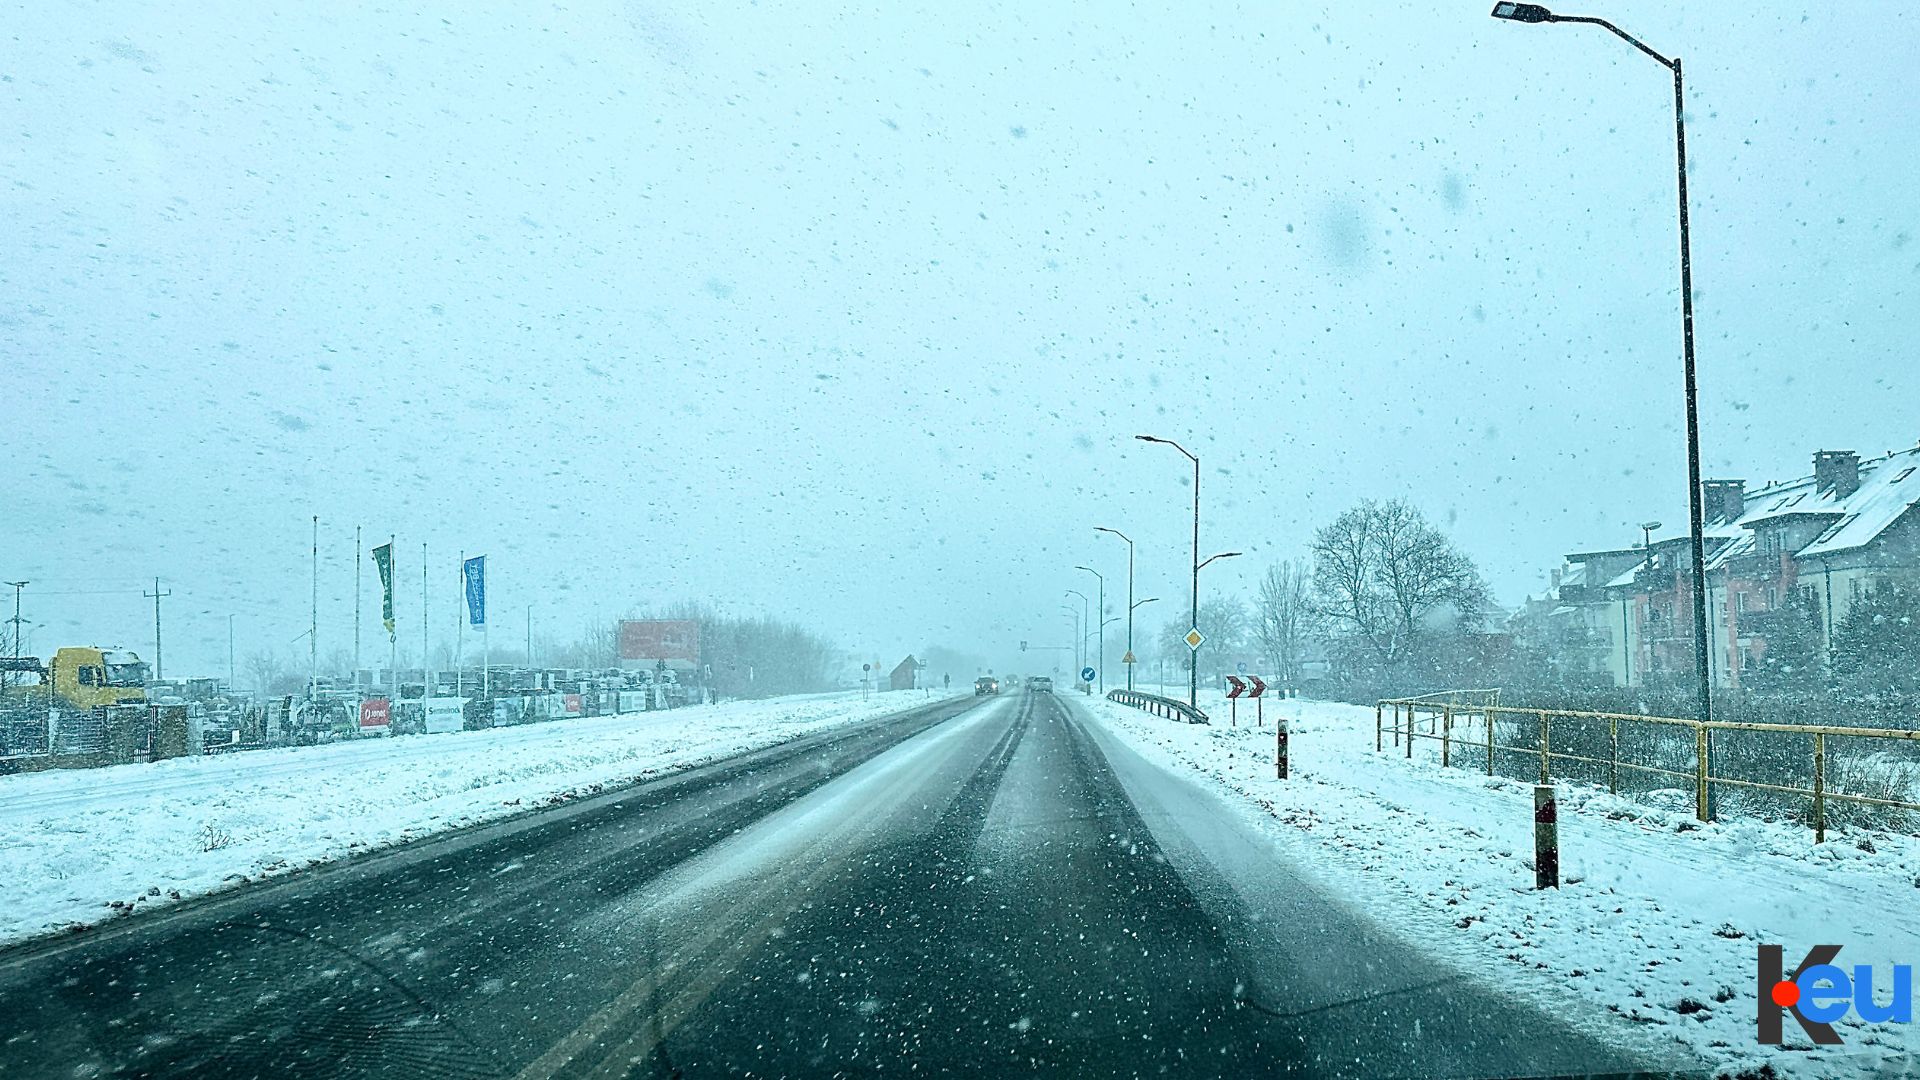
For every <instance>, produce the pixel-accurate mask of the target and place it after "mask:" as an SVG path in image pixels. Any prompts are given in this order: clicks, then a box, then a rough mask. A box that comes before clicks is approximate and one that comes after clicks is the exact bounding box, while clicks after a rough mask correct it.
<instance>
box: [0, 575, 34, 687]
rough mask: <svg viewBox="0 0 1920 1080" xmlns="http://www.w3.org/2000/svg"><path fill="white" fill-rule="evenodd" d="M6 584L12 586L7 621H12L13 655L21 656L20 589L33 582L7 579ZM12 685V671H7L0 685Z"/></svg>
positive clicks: (23, 648)
mask: <svg viewBox="0 0 1920 1080" xmlns="http://www.w3.org/2000/svg"><path fill="white" fill-rule="evenodd" d="M7 584H9V585H11V586H13V618H12V619H10V620H8V621H9V622H11V623H13V655H15V656H22V655H25V652H26V649H25V647H24V646H23V645H22V644H21V642H22V640H23V639H22V637H21V634H20V627H21V622H20V590H22V589H24V588H26V587H27V586H29V585H31V584H33V582H31V581H9V582H7ZM12 685H13V673H12V672H8V673H7V675H6V677H5V681H0V686H12Z"/></svg>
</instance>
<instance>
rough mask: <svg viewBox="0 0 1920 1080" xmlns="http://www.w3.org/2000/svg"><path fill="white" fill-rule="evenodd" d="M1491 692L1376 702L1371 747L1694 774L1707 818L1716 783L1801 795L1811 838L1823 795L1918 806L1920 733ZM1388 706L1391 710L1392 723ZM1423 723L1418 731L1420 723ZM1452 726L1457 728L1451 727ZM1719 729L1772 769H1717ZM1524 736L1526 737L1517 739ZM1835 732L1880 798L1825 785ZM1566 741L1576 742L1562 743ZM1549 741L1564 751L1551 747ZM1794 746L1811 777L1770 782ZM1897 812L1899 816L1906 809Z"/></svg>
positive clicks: (1823, 812) (1542, 767) (1751, 760)
mask: <svg viewBox="0 0 1920 1080" xmlns="http://www.w3.org/2000/svg"><path fill="white" fill-rule="evenodd" d="M1498 694H1499V692H1498V691H1449V692H1447V693H1444V694H1428V695H1424V696H1422V697H1417V698H1383V699H1381V700H1380V701H1379V702H1378V703H1377V704H1376V705H1375V706H1374V711H1373V718H1374V729H1373V748H1374V750H1375V751H1376V752H1384V750H1385V738H1386V733H1387V732H1389V731H1390V732H1391V733H1392V736H1393V745H1394V747H1395V748H1396V749H1397V748H1399V747H1400V746H1401V745H1402V740H1403V739H1404V740H1405V747H1406V756H1407V757H1408V758H1412V757H1413V743H1414V740H1415V739H1426V740H1430V741H1433V742H1438V743H1439V744H1440V764H1441V765H1442V766H1443V767H1451V766H1453V765H1454V764H1455V762H1454V758H1456V757H1463V758H1465V759H1467V760H1469V761H1472V762H1473V763H1475V764H1477V765H1481V766H1484V767H1485V769H1486V773H1487V775H1488V776H1492V775H1494V774H1495V771H1496V764H1497V762H1498V760H1499V758H1498V755H1501V754H1506V755H1511V756H1517V757H1522V758H1525V759H1528V760H1529V761H1537V762H1538V766H1539V769H1538V771H1539V782H1540V783H1542V784H1545V783H1550V782H1551V781H1552V779H1553V773H1554V766H1555V764H1556V763H1568V764H1572V765H1575V766H1576V768H1575V769H1574V770H1572V771H1577V772H1583V773H1584V774H1585V777H1584V778H1585V779H1588V780H1595V781H1597V780H1598V778H1599V774H1601V773H1604V776H1605V781H1606V786H1607V791H1608V792H1609V793H1614V794H1617V793H1618V792H1619V790H1620V781H1621V773H1622V772H1623V771H1624V772H1625V773H1626V774H1627V775H1628V777H1629V778H1630V779H1631V778H1634V777H1654V778H1663V779H1666V780H1678V781H1682V782H1686V781H1691V786H1692V788H1693V796H1694V815H1695V817H1697V818H1698V819H1699V820H1701V821H1711V820H1713V809H1712V795H1713V791H1714V788H1715V787H1716V786H1719V785H1724V786H1726V787H1728V788H1731V789H1733V790H1735V791H1743V792H1764V793H1771V794H1773V795H1783V796H1787V797H1789V798H1790V799H1793V800H1794V801H1796V802H1797V801H1798V800H1799V799H1800V798H1803V797H1804V798H1805V799H1806V800H1808V803H1809V805H1810V809H1811V818H1812V825H1813V831H1814V842H1815V843H1824V842H1825V841H1826V838H1827V816H1828V803H1830V802H1841V803H1847V804H1852V805H1856V806H1871V807H1880V808H1883V809H1889V810H1894V811H1902V812H1904V811H1920V802H1916V801H1914V790H1915V788H1916V787H1920V731H1905V730H1900V729H1896V728H1860V727H1836V726H1830V725H1817V724H1805V725H1802V724H1763V723H1745V722H1739V721H1726V720H1714V721H1709V722H1702V721H1699V720H1685V719H1680V718H1677V717H1670V716H1641V715H1635V714H1629V713H1605V712H1581V711H1574V710H1566V709H1523V708H1515V707H1512V706H1503V705H1499V704H1497V701H1498V700H1499V699H1498ZM1476 698H1477V700H1476ZM1388 709H1391V710H1392V717H1391V722H1389V719H1388V716H1387V710H1388ZM1496 721H1498V722H1496ZM1423 724H1424V728H1425V730H1422V726H1423ZM1556 724H1558V725H1559V726H1558V727H1557V728H1556V726H1555V725H1556ZM1456 728H1458V729H1460V733H1456V730H1455V729H1456ZM1499 728H1505V729H1506V730H1505V734H1506V736H1507V737H1508V738H1509V740H1510V741H1507V742H1502V741H1501V737H1502V733H1501V732H1500V731H1499V730H1497V729H1499ZM1556 731H1557V732H1558V733H1559V734H1558V742H1556ZM1623 733H1624V734H1625V735H1626V737H1627V739H1628V741H1629V743H1630V744H1637V747H1638V749H1639V750H1640V751H1641V752H1642V753H1643V754H1650V755H1651V756H1653V757H1655V758H1657V759H1659V761H1658V763H1650V762H1647V761H1644V760H1642V761H1634V760H1630V759H1628V758H1623V757H1622V754H1621V741H1622V735H1623ZM1717 734H1718V735H1722V736H1723V739H1722V741H1728V740H1731V739H1733V738H1734V737H1735V736H1736V734H1737V735H1739V736H1741V737H1746V738H1749V739H1751V740H1752V741H1751V742H1750V743H1748V744H1747V745H1744V746H1742V747H1740V749H1742V750H1743V751H1744V753H1743V754H1741V755H1740V756H1741V757H1742V758H1743V759H1744V760H1745V761H1746V762H1747V763H1748V764H1749V765H1751V766H1754V767H1755V768H1760V767H1762V766H1764V767H1766V768H1767V769H1768V770H1769V771H1770V772H1771V773H1772V774H1773V775H1770V776H1769V777H1768V778H1766V779H1762V778H1759V777H1756V776H1753V775H1745V776H1727V775H1720V774H1718V773H1717V772H1716V771H1715V770H1716V768H1717V767H1716V765H1715V760H1716V751H1715V746H1714V743H1715V741H1716V739H1715V736H1716V735H1717ZM1688 735H1690V736H1691V737H1687V736H1688ZM1476 736H1477V737H1476ZM1676 736H1677V737H1676ZM1523 737H1525V738H1526V739H1527V740H1528V741H1530V742H1531V743H1532V745H1525V744H1523V743H1521V742H1519V741H1518V740H1520V739H1521V738H1523ZM1800 739H1805V740H1807V741H1806V743H1805V744H1804V745H1805V750H1804V751H1802V750H1799V749H1798V748H1795V747H1793V745H1792V743H1793V742H1795V741H1798V740H1800ZM1834 739H1839V740H1864V741H1866V745H1867V747H1868V748H1869V749H1867V750H1866V751H1865V752H1864V753H1862V752H1859V751H1858V749H1857V748H1852V749H1854V750H1855V752H1853V753H1850V754H1847V755H1846V758H1845V760H1844V762H1842V764H1844V765H1845V766H1847V768H1845V769H1843V770H1842V771H1843V773H1845V774H1846V775H1850V776H1866V777H1867V778H1868V779H1867V780H1865V781H1861V782H1865V783H1875V784H1878V785H1880V786H1881V787H1882V795H1884V796H1885V797H1882V795H1865V794H1860V793H1858V792H1849V791H1844V790H1836V789H1835V788H1834V786H1833V785H1832V784H1831V783H1829V757H1828V753H1827V751H1828V745H1827V744H1828V741H1829V740H1834ZM1569 744H1571V745H1572V746H1573V747H1574V750H1568V749H1564V747H1566V746H1568V745H1569ZM1556 745H1558V746H1561V747H1563V749H1559V750H1556V749H1554V747H1555V746H1556ZM1632 748H1633V747H1632V746H1631V745H1630V749H1632ZM1895 750H1906V751H1908V757H1907V758H1906V759H1904V760H1903V759H1901V758H1899V757H1897V756H1895V755H1894V754H1893V753H1892V751H1895ZM1462 751H1465V753H1464V754H1463V753H1462ZM1576 751H1582V752H1576ZM1801 753H1805V754H1806V755H1807V757H1806V758H1799V760H1800V761H1805V762H1806V765H1807V768H1806V771H1805V773H1804V775H1806V776H1807V777H1808V783H1807V786H1805V787H1802V786H1799V785H1798V784H1795V783H1791V782H1786V783H1774V782H1769V781H1770V780H1773V779H1780V777H1779V776H1778V773H1780V772H1782V771H1794V772H1797V771H1798V769H1797V762H1796V761H1795V759H1796V758H1798V756H1799V755H1800V754H1801ZM1676 759H1677V760H1676ZM1722 759H1723V760H1724V755H1723V756H1722ZM1578 766H1585V767H1586V768H1584V769H1580V768H1578ZM1564 772H1565V770H1563V777H1564ZM1896 796H1897V797H1896ZM1896 816H1897V817H1900V818H1902V819H1904V818H1905V814H1904V813H1901V814H1897V815H1896Z"/></svg>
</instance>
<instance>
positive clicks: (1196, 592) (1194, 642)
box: [1067, 435, 1241, 707]
mask: <svg viewBox="0 0 1920 1080" xmlns="http://www.w3.org/2000/svg"><path fill="white" fill-rule="evenodd" d="M1134 438H1136V439H1138V440H1140V441H1141V442H1150V443H1161V444H1163V445H1166V446H1171V447H1173V448H1174V449H1175V450H1178V451H1180V452H1181V453H1182V454H1185V455H1186V456H1187V460H1189V461H1191V462H1193V578H1192V591H1191V593H1190V594H1189V607H1188V622H1187V628H1188V629H1187V703H1188V704H1189V705H1193V706H1195V707H1198V706H1199V704H1200V644H1201V641H1202V640H1203V638H1202V636H1201V634H1200V571H1201V569H1202V568H1204V567H1205V566H1206V565H1207V564H1208V563H1211V562H1213V561H1214V560H1215V559H1231V558H1234V557H1235V556H1238V555H1240V554H1241V553H1240V552H1238V551H1222V552H1220V553H1219V554H1217V555H1209V556H1208V557H1207V558H1205V559H1202V558H1201V557H1200V459H1199V458H1198V457H1196V456H1194V454H1193V453H1192V451H1189V450H1188V449H1187V448H1186V447H1184V446H1181V445H1180V444H1179V443H1177V442H1174V441H1173V440H1172V439H1162V438H1160V437H1158V436H1155V435H1136V436H1134ZM1093 531H1095V532H1103V533H1110V534H1112V535H1114V536H1117V537H1119V538H1120V539H1121V540H1123V541H1125V542H1126V545H1127V656H1128V657H1129V658H1132V657H1133V613H1134V612H1135V611H1136V610H1138V609H1139V608H1142V607H1144V606H1146V605H1148V604H1151V603H1153V602H1154V601H1156V600H1158V599H1160V598H1159V597H1157V596H1150V597H1148V598H1146V599H1145V600H1135V599H1134V598H1133V563H1134V545H1133V538H1132V537H1130V536H1128V535H1127V534H1126V533H1123V532H1121V531H1120V530H1119V529H1111V528H1108V527H1107V526H1105V525H1096V526H1094V530H1093ZM1074 569H1075V570H1085V571H1086V572H1087V573H1089V574H1092V575H1093V576H1094V578H1095V579H1096V580H1097V581H1099V583H1100V587H1099V593H1100V602H1099V607H1098V610H1099V612H1100V623H1099V625H1098V626H1097V627H1095V628H1094V630H1093V631H1091V632H1089V631H1088V630H1087V629H1086V623H1087V620H1086V617H1085V604H1086V601H1087V596H1086V594H1085V593H1082V592H1080V591H1078V590H1077V589H1068V590H1067V593H1068V595H1071V596H1078V597H1080V600H1081V604H1082V615H1081V622H1080V624H1079V627H1080V629H1079V635H1080V636H1079V641H1080V647H1081V648H1082V649H1083V650H1084V649H1085V647H1086V644H1087V636H1088V635H1089V633H1092V634H1095V635H1097V636H1098V638H1099V650H1100V651H1099V653H1098V654H1097V655H1098V656H1099V657H1100V663H1099V665H1097V666H1096V668H1095V673H1096V676H1097V677H1098V678H1099V679H1100V690H1101V692H1102V693H1105V692H1106V689H1107V685H1106V657H1107V638H1106V632H1107V623H1109V622H1117V621H1119V620H1118V619H1117V618H1116V619H1108V618H1107V579H1106V576H1105V575H1103V574H1101V573H1100V571H1098V570H1095V569H1094V568H1093V567H1091V566H1076V567H1074ZM1068 610H1071V609H1068ZM1083 666H1084V665H1083ZM1135 666H1136V665H1134V664H1131V663H1129V664H1128V665H1127V689H1128V690H1132V689H1133V669H1134V667H1135Z"/></svg>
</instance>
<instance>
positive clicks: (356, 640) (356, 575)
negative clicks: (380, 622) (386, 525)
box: [353, 525, 360, 690]
mask: <svg viewBox="0 0 1920 1080" xmlns="http://www.w3.org/2000/svg"><path fill="white" fill-rule="evenodd" d="M353 688H354V689H355V690H358V689H360V526H358V525H355V526H354V527H353Z"/></svg>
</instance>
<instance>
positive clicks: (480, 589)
mask: <svg viewBox="0 0 1920 1080" xmlns="http://www.w3.org/2000/svg"><path fill="white" fill-rule="evenodd" d="M460 572H461V574H462V575H463V576H464V577H465V578H466V580H467V625H468V626H485V625H486V624H487V557H486V556H485V555H475V556H474V557H473V558H471V559H468V560H467V561H466V562H465V563H463V564H461V567H460Z"/></svg>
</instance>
